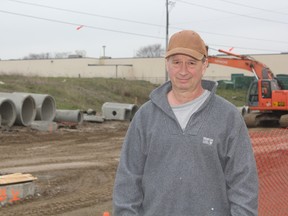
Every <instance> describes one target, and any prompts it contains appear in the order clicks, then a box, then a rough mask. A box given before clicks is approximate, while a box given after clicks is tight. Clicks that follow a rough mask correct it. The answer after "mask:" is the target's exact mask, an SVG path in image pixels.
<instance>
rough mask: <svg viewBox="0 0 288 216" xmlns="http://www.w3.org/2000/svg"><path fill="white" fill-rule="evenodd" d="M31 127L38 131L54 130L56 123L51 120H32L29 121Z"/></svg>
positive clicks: (56, 127)
mask: <svg viewBox="0 0 288 216" xmlns="http://www.w3.org/2000/svg"><path fill="white" fill-rule="evenodd" d="M31 128H32V129H34V130H38V131H50V132H53V131H56V130H57V129H58V124H57V123H56V122H51V121H33V122H31Z"/></svg>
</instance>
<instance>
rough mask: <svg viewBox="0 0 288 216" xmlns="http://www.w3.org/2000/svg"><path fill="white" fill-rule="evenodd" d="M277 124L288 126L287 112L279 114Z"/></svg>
mask: <svg viewBox="0 0 288 216" xmlns="http://www.w3.org/2000/svg"><path fill="white" fill-rule="evenodd" d="M279 124H280V126H281V127H283V128H287V127H288V114H285V115H282V116H281V118H280V120H279Z"/></svg>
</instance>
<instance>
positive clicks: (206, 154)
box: [113, 80, 258, 216]
mask: <svg viewBox="0 0 288 216" xmlns="http://www.w3.org/2000/svg"><path fill="white" fill-rule="evenodd" d="M202 86H203V87H204V88H205V89H208V90H209V91H211V94H210V96H209V98H207V100H206V101H205V102H204V104H203V105H202V106H201V107H200V108H199V110H198V111H196V112H195V113H194V114H193V115H192V116H191V118H190V120H189V122H188V124H187V126H186V128H185V130H184V131H183V130H182V129H181V127H180V125H179V123H178V121H177V119H176V117H175V115H174V113H173V111H172V109H171V107H170V105H169V104H168V100H167V92H169V91H170V89H171V83H170V82H167V83H165V84H163V85H162V86H160V87H159V88H157V89H155V90H154V91H152V93H151V95H150V100H149V101H148V102H147V103H146V104H144V105H143V106H141V108H140V109H139V110H138V111H137V113H136V115H135V116H134V118H133V120H132V122H131V124H130V127H129V129H128V132H127V135H126V138H125V141H124V143H123V147H122V152H121V158H120V163H119V166H118V170H117V173H116V179H115V185H114V192H113V208H114V216H130V215H137V216H188V215H189V216H212V215H214V216H228V215H233V216H248V215H249V216H250V215H251V216H252V215H253V216H254V215H257V207H258V176H257V170H256V164H255V159H254V154H253V151H252V146H251V143H250V139H249V135H248V131H247V128H246V126H245V123H244V121H243V118H242V116H241V114H240V112H239V111H238V110H237V109H236V107H235V106H234V105H232V104H230V103H229V102H228V101H226V100H224V99H223V98H221V97H219V96H217V95H216V94H215V91H216V83H215V82H212V81H205V80H203V81H202Z"/></svg>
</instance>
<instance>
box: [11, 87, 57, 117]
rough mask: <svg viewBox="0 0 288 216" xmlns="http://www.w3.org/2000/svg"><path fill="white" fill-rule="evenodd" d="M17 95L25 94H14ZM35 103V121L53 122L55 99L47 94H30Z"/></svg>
mask: <svg viewBox="0 0 288 216" xmlns="http://www.w3.org/2000/svg"><path fill="white" fill-rule="evenodd" d="M14 93H17V94H25V93H22V92H14ZM30 95H31V96H32V97H33V99H34V100H35V103H36V117H35V120H41V121H51V122H52V121H53V120H54V118H55V115H56V102H55V99H54V98H53V97H52V96H50V95H47V94H30Z"/></svg>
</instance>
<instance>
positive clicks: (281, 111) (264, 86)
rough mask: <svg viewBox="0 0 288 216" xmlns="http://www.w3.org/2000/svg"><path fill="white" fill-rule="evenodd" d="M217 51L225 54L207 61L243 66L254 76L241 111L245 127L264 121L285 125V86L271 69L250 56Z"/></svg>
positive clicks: (287, 92)
mask: <svg viewBox="0 0 288 216" xmlns="http://www.w3.org/2000/svg"><path fill="white" fill-rule="evenodd" d="M218 51H219V52H221V53H225V54H226V55H224V56H209V57H208V62H209V64H218V65H222V66H228V67H234V68H238V69H244V70H247V71H250V72H252V73H253V74H254V76H255V80H254V81H253V82H252V83H251V85H250V87H249V90H248V94H247V104H246V106H247V109H245V110H246V112H243V111H242V115H243V117H244V120H245V123H246V125H247V127H257V126H262V125H267V124H268V125H271V124H273V125H275V124H277V125H280V126H281V127H288V90H285V89H284V88H283V87H282V85H281V83H280V82H279V81H278V80H277V78H276V77H275V76H274V74H273V73H272V71H271V70H270V69H269V68H268V67H267V66H266V65H265V64H263V63H261V62H259V61H256V60H255V59H253V58H252V57H250V56H246V55H237V54H234V53H231V52H227V51H224V50H218Z"/></svg>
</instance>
